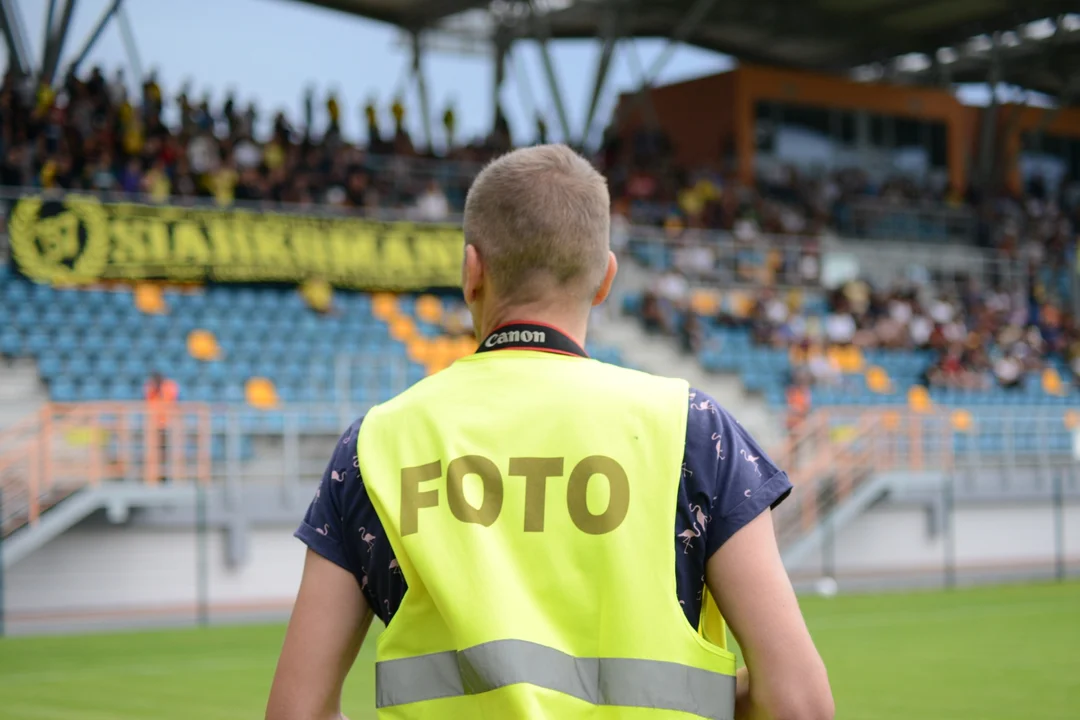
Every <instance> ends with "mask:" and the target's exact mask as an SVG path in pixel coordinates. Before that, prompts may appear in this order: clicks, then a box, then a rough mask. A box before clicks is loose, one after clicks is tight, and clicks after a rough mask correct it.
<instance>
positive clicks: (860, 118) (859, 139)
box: [617, 65, 1080, 192]
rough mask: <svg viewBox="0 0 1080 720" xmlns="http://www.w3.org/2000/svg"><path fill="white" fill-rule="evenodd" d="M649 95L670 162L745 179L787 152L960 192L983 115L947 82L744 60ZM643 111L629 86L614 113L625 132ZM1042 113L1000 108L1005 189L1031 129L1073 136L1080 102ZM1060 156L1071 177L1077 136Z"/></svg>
mask: <svg viewBox="0 0 1080 720" xmlns="http://www.w3.org/2000/svg"><path fill="white" fill-rule="evenodd" d="M650 93H651V97H652V103H653V106H654V107H655V111H656V120H657V122H659V124H660V127H661V128H662V129H663V130H665V131H666V133H667V135H668V136H669V138H670V140H671V142H672V145H673V150H674V153H675V155H676V161H677V162H678V163H679V164H681V165H683V166H685V167H688V168H693V167H700V166H716V167H721V168H726V169H727V170H730V171H733V172H734V173H736V174H737V176H738V177H739V178H740V180H742V181H743V182H746V183H750V182H753V180H754V179H755V177H756V173H757V171H759V170H761V169H762V167H763V166H764V165H765V164H766V163H767V162H776V161H780V162H784V163H785V164H791V162H792V158H793V157H794V159H795V160H796V162H794V164H796V165H798V164H799V161H803V163H804V164H807V165H818V166H822V167H828V166H829V165H830V163H832V164H833V166H837V165H846V166H847V167H853V166H855V167H876V168H878V169H880V170H881V171H882V173H883V174H893V173H895V172H896V171H897V170H900V171H901V172H905V171H911V172H915V173H916V174H927V173H932V174H934V175H936V177H938V178H939V179H940V181H941V182H942V184H947V185H948V186H949V187H951V188H952V189H954V190H955V191H958V192H962V191H963V190H965V189H966V188H967V186H968V179H969V176H970V173H971V169H972V167H973V166H974V160H975V159H976V158H977V151H978V145H979V129H980V122H981V119H982V117H983V115H984V112H983V109H982V108H977V107H970V106H965V105H963V104H962V103H961V102H960V101H959V100H957V98H956V97H955V96H954V95H953V94H952V93H950V92H948V91H946V90H941V89H936V88H926V87H914V86H912V87H908V86H902V85H885V84H880V83H860V82H855V81H852V80H848V79H845V78H841V77H835V76H829V75H819V74H813V73H806V72H799V71H793V70H780V69H774V68H765V67H756V66H752V65H741V66H739V67H738V68H736V69H735V70H732V71H730V72H726V73H721V74H718V75H712V76H708V77H702V78H695V79H692V80H687V81H685V82H679V83H673V84H671V85H666V86H663V87H656V88H653V89H651V90H650ZM645 110H646V108H645V107H643V103H641V102H639V101H638V99H637V98H636V97H635V96H634V95H632V94H627V95H624V96H623V97H622V98H620V102H619V108H618V110H617V112H618V115H617V117H618V118H619V119H620V131H621V132H622V133H623V134H624V136H629V135H630V134H632V133H633V132H634V131H635V130H636V129H638V128H639V127H641V126H642V125H644V124H645V123H646V122H647V121H648V120H649V116H648V115H647V114H646V112H645ZM1046 113H1053V111H1044V110H1041V109H1038V108H1024V109H1022V111H1017V110H1016V109H1014V108H1012V107H1010V106H1004V107H1002V108H1000V111H999V113H998V121H999V123H1000V124H999V127H998V128H997V132H996V135H995V143H994V146H995V148H996V150H997V155H998V158H999V162H1003V163H1004V165H1000V164H999V165H998V167H999V168H1002V170H1003V175H1004V177H1003V179H1004V180H1005V181H1006V184H1007V185H1008V186H1009V187H1010V188H1011V189H1014V190H1018V189H1019V188H1020V186H1021V184H1022V178H1021V170H1020V165H1021V163H1020V160H1021V158H1022V157H1023V156H1024V155H1023V154H1024V152H1028V151H1030V149H1031V148H1032V147H1033V146H1034V145H1037V141H1035V140H1033V139H1032V137H1033V136H1034V135H1035V134H1037V133H1036V131H1037V130H1038V129H1040V128H1041V129H1042V130H1043V131H1044V133H1045V135H1046V136H1050V137H1058V136H1060V137H1062V138H1069V139H1074V140H1080V110H1063V111H1059V112H1057V113H1054V114H1053V116H1052V117H1051V118H1050V122H1049V123H1046ZM1040 123H1043V124H1045V127H1042V126H1041V125H1040ZM1060 146H1061V143H1060V142H1058V141H1056V140H1055V141H1052V142H1050V147H1049V148H1043V150H1044V151H1046V152H1049V153H1050V154H1056V151H1057V150H1058V149H1060ZM1070 147H1071V146H1070ZM793 151H797V152H794V155H793V154H792V152H793ZM1063 162H1064V163H1065V165H1067V166H1069V169H1068V171H1067V173H1066V174H1067V175H1068V174H1069V173H1072V170H1073V169H1075V170H1077V172H1076V173H1073V174H1075V175H1076V177H1075V178H1073V179H1075V180H1078V181H1080V144H1078V145H1077V153H1076V158H1075V160H1070V159H1069V158H1064V159H1063ZM1070 162H1071V163H1072V165H1070Z"/></svg>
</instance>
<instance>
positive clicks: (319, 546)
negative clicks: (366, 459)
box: [295, 420, 408, 623]
mask: <svg viewBox="0 0 1080 720" xmlns="http://www.w3.org/2000/svg"><path fill="white" fill-rule="evenodd" d="M361 422H362V421H361V420H357V421H356V422H355V423H353V424H352V426H350V427H349V429H348V430H346V431H345V434H344V435H342V436H341V439H340V440H339V441H338V443H337V445H336V446H335V448H334V452H333V454H332V455H331V456H330V462H329V464H327V466H326V472H325V473H324V474H323V478H322V482H321V483H320V484H319V488H318V489H317V490H316V491H315V498H314V499H313V500H312V501H311V505H310V506H309V507H308V510H307V513H306V514H305V515H304V520H303V522H301V523H300V527H299V528H297V530H296V533H295V535H296V537H297V538H299V539H300V540H302V541H303V542H304V543H305V544H306V545H307V546H308V547H309V548H311V549H312V550H313V551H314V552H316V553H318V554H319V555H321V556H323V557H324V558H326V559H327V560H329V561H330V562H332V563H334V564H335V565H338V566H340V567H342V568H344V569H345V570H348V571H349V572H350V573H352V574H353V576H354V577H355V578H356V581H357V583H359V584H360V589H361V590H362V591H363V593H364V598H365V599H366V600H367V602H368V605H369V607H371V609H372V610H374V612H375V616H376V617H378V618H379V619H380V620H382V621H383V622H384V623H389V622H390V619H391V618H392V617H393V616H394V613H395V612H397V609H398V606H399V605H400V604H401V600H402V598H403V597H404V596H405V591H406V590H408V586H407V585H406V583H405V578H404V576H403V575H402V574H401V569H400V568H399V567H398V563H397V560H396V559H395V557H394V550H393V548H392V547H391V545H390V542H389V541H388V540H387V539H386V533H385V532H384V530H383V526H382V521H380V520H379V515H378V513H377V512H376V510H375V506H374V505H373V504H372V502H371V498H370V497H369V496H368V494H367V489H366V488H365V486H364V479H363V477H362V476H361V474H360V459H359V457H358V455H357V436H358V434H359V432H360V425H361Z"/></svg>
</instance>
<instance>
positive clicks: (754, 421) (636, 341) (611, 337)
mask: <svg viewBox="0 0 1080 720" xmlns="http://www.w3.org/2000/svg"><path fill="white" fill-rule="evenodd" d="M651 278H652V276H651V273H650V272H649V271H648V270H647V269H645V268H642V267H641V266H640V265H638V264H637V263H634V262H624V263H622V264H621V265H620V266H619V274H618V275H617V276H616V287H615V289H614V292H613V293H612V297H611V298H610V299H609V300H608V301H607V302H606V303H605V304H604V305H603V306H602V307H603V308H606V311H605V312H603V313H599V312H598V313H596V314H594V318H593V322H592V323H591V326H590V335H589V338H590V340H593V339H595V341H596V342H598V343H601V344H603V345H607V346H611V347H613V348H616V349H618V351H619V355H620V356H621V358H622V360H623V361H624V363H625V364H626V365H628V366H630V367H634V368H637V369H639V370H644V371H645V372H650V373H654V374H656V375H665V376H668V377H678V378H683V379H685V380H686V381H687V382H689V383H690V385H691V386H692V387H694V388H697V389H698V390H701V391H702V392H705V393H708V394H709V395H711V396H712V397H713V398H715V399H716V402H717V403H719V404H720V406H721V407H723V408H725V409H726V410H728V411H730V412H731V413H732V414H734V415H735V417H736V418H738V420H739V422H740V423H741V424H742V425H743V427H745V428H746V429H747V430H748V431H749V432H750V434H751V435H753V436H754V438H755V439H757V441H758V442H759V443H761V444H762V445H763V446H765V447H768V448H772V447H774V446H776V444H777V443H779V442H780V439H781V437H782V430H783V428H782V424H781V422H780V419H779V418H778V417H777V416H776V415H775V414H774V413H773V412H771V411H770V409H769V406H768V404H767V403H766V402H765V400H764V399H762V398H761V397H760V396H758V397H755V396H752V395H750V394H749V393H747V392H746V390H745V389H744V387H743V382H742V380H741V379H740V377H739V376H738V375H736V374H734V373H716V372H710V371H709V370H708V369H706V368H704V367H703V366H702V364H701V363H699V362H698V360H697V358H696V357H695V356H693V355H687V354H684V353H682V352H680V351H679V349H678V347H677V346H676V344H675V343H674V342H673V341H672V339H671V338H670V337H666V336H656V335H650V334H649V333H647V332H645V330H644V329H643V328H642V326H641V323H640V322H639V321H638V319H637V318H636V317H632V316H627V315H624V314H621V313H619V312H618V309H619V308H622V307H623V305H624V298H626V297H628V296H630V297H633V296H640V295H641V293H642V291H643V290H644V289H645V287H646V285H647V284H648V282H649V281H650V279H651Z"/></svg>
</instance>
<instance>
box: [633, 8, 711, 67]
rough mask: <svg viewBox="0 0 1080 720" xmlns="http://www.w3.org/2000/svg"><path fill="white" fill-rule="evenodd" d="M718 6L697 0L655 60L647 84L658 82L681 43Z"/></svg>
mask: <svg viewBox="0 0 1080 720" xmlns="http://www.w3.org/2000/svg"><path fill="white" fill-rule="evenodd" d="M714 5H716V0H697V2H695V3H694V4H693V6H692V7H691V8H690V9H689V10H687V11H686V15H684V16H683V19H682V20H680V21H679V24H678V25H676V26H675V29H674V30H673V31H672V32H671V35H670V36H668V41H667V44H666V45H664V49H663V50H661V51H660V54H659V55H657V56H656V59H655V60H653V62H652V65H650V66H649V71H648V73H646V75H645V82H646V83H648V84H649V85H652V84H653V83H654V82H656V79H657V78H658V77H659V76H660V73H662V72H663V71H664V68H665V67H667V64H668V62H669V61H670V60H671V56H672V55H674V54H675V49H676V48H677V47H678V46H679V43H682V42H685V41H686V40H687V38H689V37H690V36H691V35H693V34H694V31H695V30H697V28H698V26H699V25H700V24H701V23H702V21H704V20H705V17H706V16H707V15H708V14H709V11H710V10H712V9H713V6H714Z"/></svg>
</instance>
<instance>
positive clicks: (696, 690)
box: [375, 640, 735, 720]
mask: <svg viewBox="0 0 1080 720" xmlns="http://www.w3.org/2000/svg"><path fill="white" fill-rule="evenodd" d="M517 683H528V684H529V685H535V686H537V687H542V688H547V689H549V690H554V691H556V692H561V693H565V694H566V695H572V696H573V697H576V698H579V699H581V700H584V701H586V702H590V703H592V704H593V705H621V706H624V707H644V708H655V709H659V710H679V711H682V712H687V713H692V714H694V715H698V716H700V717H704V718H710V720H732V718H733V717H734V715H735V678H734V677H732V676H729V675H722V674H720V673H715V672H710V671H708V670H701V669H698V668H693V667H688V666H686V665H679V664H678V663H672V662H662V661H659V660H632V659H629V658H578V657H573V656H572V655H567V654H566V653H563V652H560V651H558V650H555V649H554V648H549V647H546V646H544V645H538V644H537V643H532V642H526V641H525V640H495V641H493V642H489V643H484V644H483V645H476V646H475V647H471V648H469V649H468V650H463V651H461V652H453V651H448V652H440V653H433V654H431V655H420V656H418V657H411V658H402V659H400V660H384V661H382V662H378V663H376V664H375V687H376V701H375V702H376V706H377V707H380V708H385V707H392V706H394V705H405V704H407V703H415V702H423V701H424V700H436V699H439V698H446V697H457V696H460V695H475V694H477V693H482V692H488V691H489V690H495V689H497V688H501V687H506V686H507V685H514V684H517Z"/></svg>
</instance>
